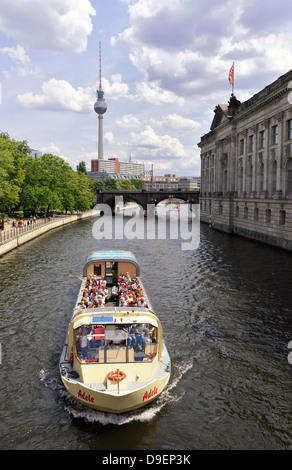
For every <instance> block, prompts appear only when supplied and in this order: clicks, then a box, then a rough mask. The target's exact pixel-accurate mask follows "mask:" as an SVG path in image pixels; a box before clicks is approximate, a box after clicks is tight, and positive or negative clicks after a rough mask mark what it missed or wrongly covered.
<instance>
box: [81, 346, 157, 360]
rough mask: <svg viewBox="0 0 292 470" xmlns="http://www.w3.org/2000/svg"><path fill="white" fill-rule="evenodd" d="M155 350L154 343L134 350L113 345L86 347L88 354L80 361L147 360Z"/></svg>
mask: <svg viewBox="0 0 292 470" xmlns="http://www.w3.org/2000/svg"><path fill="white" fill-rule="evenodd" d="M155 352H156V345H155V344H150V343H149V344H148V343H147V344H146V345H145V350H138V351H135V350H134V349H133V348H127V347H126V346H122V347H121V346H114V347H104V346H101V347H97V348H94V347H92V348H90V347H89V348H88V356H87V358H86V359H85V361H82V359H81V357H79V359H80V360H81V361H82V362H88V363H93V362H98V363H100V364H105V363H107V364H114V363H115V362H117V363H120V362H122V363H126V362H149V361H151V360H152V359H153V357H154V356H155Z"/></svg>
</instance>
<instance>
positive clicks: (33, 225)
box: [0, 218, 56, 245]
mask: <svg viewBox="0 0 292 470" xmlns="http://www.w3.org/2000/svg"><path fill="white" fill-rule="evenodd" d="M55 221H56V219H54V218H43V219H36V220H29V221H26V222H25V225H19V226H17V227H11V228H10V229H5V230H2V231H0V245H3V243H7V242H9V241H11V240H13V239H14V238H17V237H19V235H23V234H25V233H28V232H33V231H34V230H36V229H38V228H40V227H43V226H44V225H47V224H49V223H51V222H55Z"/></svg>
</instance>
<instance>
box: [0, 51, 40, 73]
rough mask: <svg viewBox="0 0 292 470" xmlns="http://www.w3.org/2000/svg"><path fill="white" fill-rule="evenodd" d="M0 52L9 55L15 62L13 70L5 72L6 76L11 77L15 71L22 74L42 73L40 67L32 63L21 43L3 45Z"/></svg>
mask: <svg viewBox="0 0 292 470" xmlns="http://www.w3.org/2000/svg"><path fill="white" fill-rule="evenodd" d="M0 52H1V53H2V54H5V55H7V56H8V57H9V58H10V59H11V61H12V63H13V64H15V65H12V67H11V71H5V72H4V74H6V76H8V77H10V76H11V75H12V74H15V73H17V74H18V75H21V76H27V75H38V74H39V73H40V69H39V67H35V66H33V65H32V62H31V59H30V57H29V56H28V55H27V53H26V52H25V50H24V48H23V47H22V46H21V45H20V44H18V45H17V46H15V47H1V48H0Z"/></svg>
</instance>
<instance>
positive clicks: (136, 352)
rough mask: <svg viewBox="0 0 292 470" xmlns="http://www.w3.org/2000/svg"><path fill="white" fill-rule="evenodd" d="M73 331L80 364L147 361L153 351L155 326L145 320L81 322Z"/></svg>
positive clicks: (149, 359) (155, 350)
mask: <svg viewBox="0 0 292 470" xmlns="http://www.w3.org/2000/svg"><path fill="white" fill-rule="evenodd" d="M74 332H75V345H76V353H77V357H78V359H79V361H81V362H82V363H84V362H88V363H94V362H96V363H100V364H105V363H107V364H114V363H125V362H151V361H152V360H153V359H154V357H155V356H156V354H157V328H156V327H154V326H152V325H150V324H149V323H143V324H135V325H133V324H129V325H126V324H123V325H119V326H117V325H101V324H97V325H92V326H91V325H82V326H80V327H79V328H77V329H75V331H74Z"/></svg>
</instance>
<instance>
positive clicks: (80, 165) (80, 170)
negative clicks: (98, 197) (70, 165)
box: [76, 161, 87, 175]
mask: <svg viewBox="0 0 292 470" xmlns="http://www.w3.org/2000/svg"><path fill="white" fill-rule="evenodd" d="M76 170H77V173H84V174H85V175H87V170H86V163H85V162H84V161H82V162H80V163H78V165H77V166H76Z"/></svg>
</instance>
